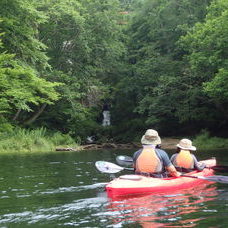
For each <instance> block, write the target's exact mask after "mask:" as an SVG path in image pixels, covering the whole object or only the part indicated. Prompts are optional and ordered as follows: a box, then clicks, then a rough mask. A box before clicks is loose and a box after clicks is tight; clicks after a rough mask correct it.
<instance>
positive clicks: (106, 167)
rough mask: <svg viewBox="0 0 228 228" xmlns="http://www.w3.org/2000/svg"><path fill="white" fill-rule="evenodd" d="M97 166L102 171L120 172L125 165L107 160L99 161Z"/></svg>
mask: <svg viewBox="0 0 228 228" xmlns="http://www.w3.org/2000/svg"><path fill="white" fill-rule="evenodd" d="M95 166H96V168H97V169H98V170H99V171H100V172H102V173H118V172H120V171H121V170H123V169H124V168H123V167H120V166H118V165H116V164H113V163H110V162H106V161H97V162H96V163H95Z"/></svg>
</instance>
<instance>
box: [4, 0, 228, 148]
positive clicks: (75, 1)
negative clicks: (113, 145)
mask: <svg viewBox="0 0 228 228" xmlns="http://www.w3.org/2000/svg"><path fill="white" fill-rule="evenodd" d="M227 57H228V1H227V0H191V1H189V0H39V1H37V0H1V1H0V134H1V137H7V136H6V135H10V134H12V133H13V132H16V131H18V129H20V130H25V131H31V130H37V129H42V131H45V132H46V133H47V134H54V133H56V132H59V133H60V134H64V135H65V134H66V135H69V136H70V137H71V138H72V139H73V140H74V141H75V142H77V143H84V142H85V140H86V137H87V136H91V135H93V136H95V138H96V139H97V140H98V141H109V140H112V141H115V142H129V141H132V140H136V139H137V138H139V137H141V135H142V133H143V132H144V131H145V130H146V129H147V128H154V129H157V130H158V131H159V132H160V134H161V135H162V136H180V135H196V134H198V133H200V132H201V131H202V130H203V131H207V132H210V134H212V135H216V136H220V137H227V123H228V115H227V113H228V105H227V103H228V60H227V59H228V58H227ZM105 104H107V105H108V106H109V107H110V113H111V125H110V126H106V127H104V126H102V124H101V122H102V108H103V106H104V105H105ZM44 129H45V130H44Z"/></svg>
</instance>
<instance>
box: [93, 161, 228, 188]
mask: <svg viewBox="0 0 228 228" xmlns="http://www.w3.org/2000/svg"><path fill="white" fill-rule="evenodd" d="M95 166H96V167H97V169H98V170H99V171H101V172H102V173H118V172H120V171H122V170H124V169H125V170H132V171H133V170H134V169H133V168H124V167H121V166H118V165H116V164H113V163H111V162H105V161H97V162H96V163H95ZM181 176H182V177H189V178H197V179H202V180H206V181H210V182H219V183H224V184H228V176H208V177H203V176H191V175H185V174H182V175H181Z"/></svg>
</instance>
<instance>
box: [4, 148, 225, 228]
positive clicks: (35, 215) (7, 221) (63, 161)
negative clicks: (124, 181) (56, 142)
mask: <svg viewBox="0 0 228 228" xmlns="http://www.w3.org/2000/svg"><path fill="white" fill-rule="evenodd" d="M132 153H133V151H116V150H102V151H81V152H56V153H53V152H52V153H49V154H39V155H0V228H11V227H16V228H25V227H45V228H49V227H91V228H94V227H144V228H149V227H152V228H154V227H155V228H156V227H213V228H214V227H228V184H220V183H214V184H209V183H207V182H206V183H205V184H200V185H199V186H197V187H194V188H192V189H186V190H181V191H176V192H172V193H170V192H169V193H168V194H165V193H163V194H156V195H153V194H152V195H147V196H143V197H138V198H128V199H122V200H118V201H114V200H111V199H109V198H107V195H106V192H105V191H104V185H105V183H106V182H109V181H110V180H111V179H112V178H113V177H111V176H110V175H109V174H103V173H100V172H99V171H98V170H96V168H95V166H94V163H95V161H98V160H104V161H109V162H115V158H116V156H117V155H120V154H122V155H132ZM227 153H228V151H209V152H208V151H207V152H200V153H199V154H196V155H197V157H198V158H199V159H207V158H210V157H212V156H216V158H217V161H218V163H219V164H220V165H228V155H227ZM169 154H170V155H171V151H169ZM124 173H125V172H123V171H122V172H121V174H124ZM218 174H219V173H218ZM222 175H228V173H227V174H224V173H223V174H222ZM116 176H117V174H116Z"/></svg>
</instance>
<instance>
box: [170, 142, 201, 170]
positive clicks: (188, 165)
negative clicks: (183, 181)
mask: <svg viewBox="0 0 228 228" xmlns="http://www.w3.org/2000/svg"><path fill="white" fill-rule="evenodd" d="M191 151H196V147H195V146H192V141H191V140H189V139H181V140H180V142H179V143H178V144H177V153H175V154H174V155H173V156H172V157H171V162H172V163H173V165H174V166H175V168H176V169H177V170H178V171H183V172H190V171H192V170H203V169H204V168H205V165H201V164H199V163H198V161H197V159H196V157H195V155H194V154H192V153H191Z"/></svg>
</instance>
